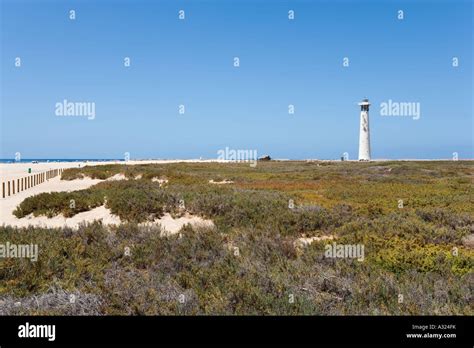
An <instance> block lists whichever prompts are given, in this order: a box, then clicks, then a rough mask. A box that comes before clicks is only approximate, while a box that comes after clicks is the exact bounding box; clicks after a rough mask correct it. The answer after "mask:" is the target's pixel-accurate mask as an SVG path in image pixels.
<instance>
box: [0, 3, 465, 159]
mask: <svg viewBox="0 0 474 348" xmlns="http://www.w3.org/2000/svg"><path fill="white" fill-rule="evenodd" d="M1 3H2V8H1V22H2V23H1V41H2V50H1V69H2V71H1V72H2V75H1V87H2V93H1V121H2V122H1V127H2V128H1V138H2V139H1V151H0V157H1V158H13V156H14V154H15V152H20V153H21V154H22V157H23V158H122V157H123V154H124V152H129V153H130V155H131V158H196V157H199V156H203V157H208V158H209V157H212V158H215V157H216V156H217V151H218V150H219V149H223V148H225V147H229V148H232V149H256V150H257V151H258V154H259V155H263V154H270V155H272V157H276V158H293V159H302V158H327V159H330V158H339V157H340V156H341V154H342V153H343V152H348V153H349V156H350V158H351V159H353V158H355V157H357V151H358V136H359V133H358V132H359V109H358V106H357V104H356V103H357V102H358V101H360V100H361V99H362V98H364V97H368V98H370V101H371V102H372V108H371V111H370V126H371V142H372V157H374V158H451V156H452V153H453V152H458V153H459V156H460V158H473V157H474V155H473V133H474V129H473V103H472V102H473V101H472V99H473V85H472V81H473V70H472V60H473V57H472V53H473V52H472V31H473V24H472V18H473V8H472V6H473V5H472V1H470V0H463V1H461V0H446V1H417V0H409V1H380V0H377V1H304V0H288V1H268V0H252V1H250V0H240V1H230V0H212V1H211V0H207V1H204V0H202V1H200V0H188V1H178V0H169V1H137V0H134V1H132V0H126V1H125V0H122V1H101V0H96V1H86V0H83V1H59V0H56V1H32V0H31V1H25V0H15V1H13V0H1ZM70 9H74V10H76V16H77V17H76V20H75V21H71V20H69V18H68V11H69V10H70ZM180 9H183V10H185V11H186V19H185V20H184V21H181V20H179V19H178V11H179V10H180ZM290 9H292V10H294V11H295V20H293V21H289V20H288V17H287V15H288V10H290ZM399 9H402V10H404V16H405V18H404V20H401V21H400V20H398V19H397V11H398V10H399ZM126 56H128V57H130V58H131V63H132V66H131V67H130V68H125V67H124V66H123V59H124V57H126ZM235 56H238V57H239V58H240V61H241V66H240V68H234V67H233V57H235ZM15 57H21V59H22V66H21V68H16V67H15V65H14V63H15ZM344 57H348V58H349V60H350V61H349V64H350V65H349V67H347V68H344V67H343V65H342V60H343V58H344ZM452 57H458V58H459V67H457V68H453V67H452ZM63 99H68V100H70V101H90V102H95V103H96V117H95V119H94V120H88V119H87V118H86V117H58V116H56V115H55V104H56V103H57V102H61V101H62V100H63ZM389 99H392V100H393V101H402V102H419V103H420V105H421V117H420V119H419V120H417V121H415V120H413V119H412V118H410V117H383V116H381V115H380V103H382V102H384V101H387V100H389ZM179 104H184V105H185V107H186V113H185V114H184V115H179V113H178V105H179ZM288 104H294V105H295V114H294V115H289V114H288Z"/></svg>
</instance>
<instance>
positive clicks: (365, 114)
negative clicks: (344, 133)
mask: <svg viewBox="0 0 474 348" xmlns="http://www.w3.org/2000/svg"><path fill="white" fill-rule="evenodd" d="M359 105H360V132H359V161H370V130H369V106H370V103H369V99H363V100H362V101H361V102H360V103H359Z"/></svg>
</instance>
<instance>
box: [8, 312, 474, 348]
mask: <svg viewBox="0 0 474 348" xmlns="http://www.w3.org/2000/svg"><path fill="white" fill-rule="evenodd" d="M473 321H474V320H473V318H472V317H458V316H436V317H434V316H410V317H409V316H399V317H388V316H382V317H374V316H371V317H367V316H363V317H362V316H361V317H354V316H344V317H342V316H337V317H336V316H334V317H321V316H306V317H237V316H228V317H214V316H194V317H192V316H188V317H182V316H176V317H171V316H170V317H111V316H109V317H40V316H36V317H31V316H21V317H0V332H1V336H0V345H1V347H2V348H4V347H7V348H8V347H9V346H11V345H15V346H16V345H22V346H23V345H35V346H38V344H41V345H44V344H46V345H53V344H54V345H57V344H86V343H88V344H100V345H103V344H115V345H116V344H127V345H139V344H151V343H156V344H192V345H194V346H195V345H198V344H229V343H233V344H258V345H262V344H285V345H296V344H298V345H302V344H310V345H314V344H324V345H341V344H343V345H355V344H372V345H374V344H377V345H378V344H389V345H400V344H403V345H405V344H409V345H416V346H430V347H433V346H439V345H445V346H449V347H455V346H469V347H472V342H473V341H474V340H473V337H474V336H473V328H474V325H473V324H474V323H473ZM27 322H28V323H29V324H30V325H31V324H35V325H45V324H46V325H51V324H54V325H55V326H56V327H55V340H54V342H48V339H47V338H31V337H30V338H20V337H18V332H19V326H20V325H25V323H27ZM413 325H417V327H418V328H414V327H413ZM423 326H426V329H425V330H422V329H421V328H422V327H423ZM407 334H421V335H425V334H430V335H433V334H449V335H452V334H455V335H456V337H455V338H453V337H451V338H446V337H443V338H434V337H431V338H429V337H424V338H408V337H407Z"/></svg>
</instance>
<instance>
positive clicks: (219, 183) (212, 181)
mask: <svg viewBox="0 0 474 348" xmlns="http://www.w3.org/2000/svg"><path fill="white" fill-rule="evenodd" d="M233 183H234V182H233V181H232V180H227V179H225V180H222V181H214V180H213V179H211V180H209V184H213V185H226V184H233Z"/></svg>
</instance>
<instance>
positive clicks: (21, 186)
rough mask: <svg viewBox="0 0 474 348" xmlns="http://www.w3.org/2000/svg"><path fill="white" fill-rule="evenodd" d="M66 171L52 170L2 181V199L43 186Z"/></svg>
mask: <svg viewBox="0 0 474 348" xmlns="http://www.w3.org/2000/svg"><path fill="white" fill-rule="evenodd" d="M63 171H64V169H50V170H47V171H45V172H42V173H35V174H29V175H27V176H24V177H22V178H15V179H10V180H3V179H2V196H1V197H2V198H6V197H9V196H13V195H14V194H16V193H20V192H23V191H25V190H28V189H29V188H32V187H35V186H36V185H39V184H42V183H43V182H45V181H48V180H49V179H51V178H54V177H56V176H58V175H61V174H62V172H63Z"/></svg>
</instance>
